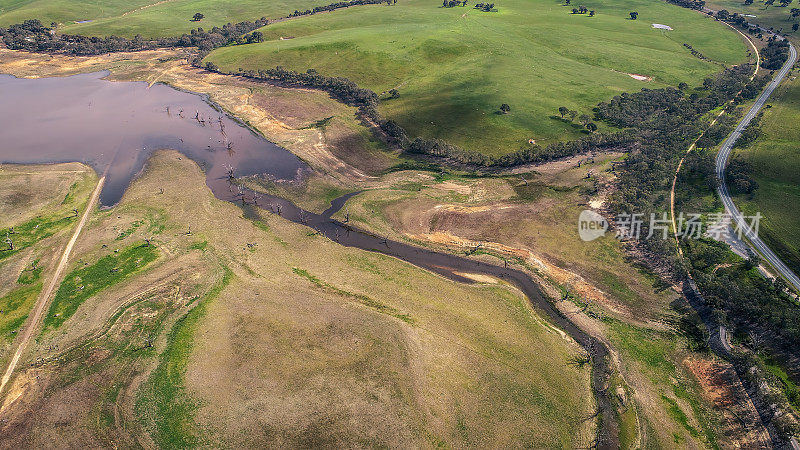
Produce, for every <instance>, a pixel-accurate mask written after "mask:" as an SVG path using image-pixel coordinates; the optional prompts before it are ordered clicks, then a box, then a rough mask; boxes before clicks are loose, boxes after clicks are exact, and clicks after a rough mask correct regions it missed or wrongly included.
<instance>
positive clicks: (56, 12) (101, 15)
mask: <svg viewBox="0 0 800 450" xmlns="http://www.w3.org/2000/svg"><path fill="white" fill-rule="evenodd" d="M326 3H328V2H326V1H325V0H311V1H310V0H277V1H269V2H263V1H259V0H168V1H158V0H131V1H123V0H108V1H106V0H100V1H98V0H77V1H73V0H0V25H9V24H12V23H19V22H22V21H23V20H26V19H39V20H41V21H42V23H44V24H45V25H49V24H50V22H56V23H59V24H61V26H60V27H59V30H60V31H62V32H64V33H77V34H85V35H97V36H101V35H111V34H113V35H117V36H126V37H133V36H135V35H137V34H141V35H142V36H145V37H162V36H174V35H178V34H181V33H187V32H189V30H191V29H192V28H197V27H203V28H206V29H209V28H211V27H213V26H222V25H224V24H226V23H228V22H232V23H235V22H241V21H243V20H255V19H258V18H261V17H269V18H277V17H283V16H285V15H287V14H289V13H291V12H292V11H294V10H295V9H308V8H310V7H313V6H317V5H323V4H326ZM198 12H199V13H202V14H204V15H205V18H204V19H203V20H202V21H200V22H192V21H191V20H190V19H191V18H192V16H193V15H194V14H195V13H198ZM85 20H90V21H91V22H87V23H76V22H78V21H85Z"/></svg>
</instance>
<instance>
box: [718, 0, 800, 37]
mask: <svg viewBox="0 0 800 450" xmlns="http://www.w3.org/2000/svg"><path fill="white" fill-rule="evenodd" d="M779 5H780V2H775V5H773V6H766V5H764V0H754V1H753V4H752V5H745V4H744V2H743V1H742V0H711V1H708V2H706V6H708V7H709V8H711V9H714V10H722V9H725V10H727V11H728V12H731V13H739V14H749V15H750V16H755V17H749V16H748V17H747V20H748V21H749V22H751V23H757V24H759V25H761V26H763V27H766V28H773V29H774V30H775V31H781V32H783V33H786V34H787V35H788V36H789V37H790V38H791V37H792V36H797V35H798V33H793V32H792V24H793V23H796V22H800V18H792V16H791V13H790V10H791V9H792V8H796V7H797V3H796V2H794V3H791V4H789V6H787V7H781V6H779Z"/></svg>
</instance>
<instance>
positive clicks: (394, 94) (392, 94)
mask: <svg viewBox="0 0 800 450" xmlns="http://www.w3.org/2000/svg"><path fill="white" fill-rule="evenodd" d="M398 97H400V91H398V90H397V89H390V90H389V98H398Z"/></svg>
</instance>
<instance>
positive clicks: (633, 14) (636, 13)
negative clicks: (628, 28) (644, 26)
mask: <svg viewBox="0 0 800 450" xmlns="http://www.w3.org/2000/svg"><path fill="white" fill-rule="evenodd" d="M773 1H774V0H773ZM629 14H630V16H631V20H636V18H637V17H639V13H638V12H636V11H631V12H630V13H629Z"/></svg>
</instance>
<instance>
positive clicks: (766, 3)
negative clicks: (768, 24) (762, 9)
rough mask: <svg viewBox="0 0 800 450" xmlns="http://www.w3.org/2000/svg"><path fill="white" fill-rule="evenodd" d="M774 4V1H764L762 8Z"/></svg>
mask: <svg viewBox="0 0 800 450" xmlns="http://www.w3.org/2000/svg"><path fill="white" fill-rule="evenodd" d="M774 4H775V0H766V1H765V2H764V6H772V5H774Z"/></svg>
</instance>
